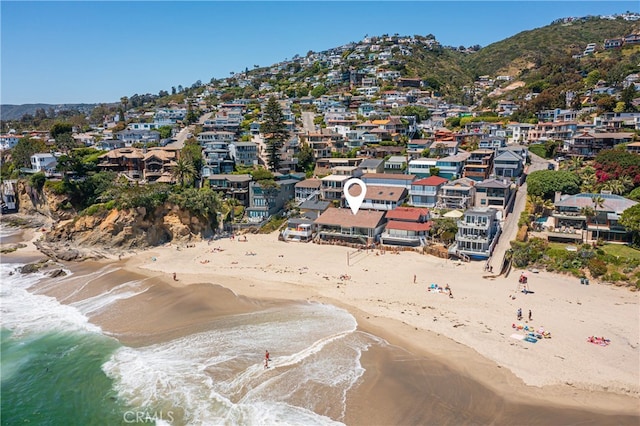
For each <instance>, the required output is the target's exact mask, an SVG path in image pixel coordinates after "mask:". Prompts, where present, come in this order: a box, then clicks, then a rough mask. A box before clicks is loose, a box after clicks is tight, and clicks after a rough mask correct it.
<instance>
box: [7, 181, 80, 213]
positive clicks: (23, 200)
mask: <svg viewBox="0 0 640 426" xmlns="http://www.w3.org/2000/svg"><path fill="white" fill-rule="evenodd" d="M16 198H17V204H18V213H22V214H26V215H33V214H41V215H44V216H46V217H48V218H50V219H53V220H56V221H57V220H67V219H71V218H73V217H74V216H75V215H76V211H75V210H74V209H65V208H64V207H65V206H68V205H69V204H68V199H67V197H66V196H65V195H57V194H54V193H53V192H52V191H50V190H49V189H47V188H46V187H44V188H42V190H41V191H39V190H37V189H36V188H34V187H32V186H31V185H29V183H28V182H27V181H25V180H19V181H18V183H17V188H16Z"/></svg>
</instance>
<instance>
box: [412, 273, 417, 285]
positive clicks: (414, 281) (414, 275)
mask: <svg viewBox="0 0 640 426" xmlns="http://www.w3.org/2000/svg"><path fill="white" fill-rule="evenodd" d="M416 279H417V277H416V274H413V283H414V284H415V283H416Z"/></svg>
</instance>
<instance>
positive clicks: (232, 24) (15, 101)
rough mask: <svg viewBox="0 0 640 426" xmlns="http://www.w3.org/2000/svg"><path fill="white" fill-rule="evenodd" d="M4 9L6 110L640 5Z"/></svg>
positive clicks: (110, 96)
mask: <svg viewBox="0 0 640 426" xmlns="http://www.w3.org/2000/svg"><path fill="white" fill-rule="evenodd" d="M551 5H552V7H549V6H551ZM0 8H1V12H2V13H1V21H0V23H1V30H0V35H1V56H0V59H1V62H0V63H1V69H0V71H1V74H0V75H1V77H0V104H2V105H24V104H49V105H60V104H99V103H114V102H119V100H120V98H121V97H123V96H128V97H130V96H132V95H134V94H136V93H137V94H145V93H151V94H158V92H160V91H161V90H165V91H168V92H171V87H172V86H175V87H178V86H179V85H181V86H183V87H190V86H191V85H192V84H193V83H195V82H196V81H197V80H201V81H202V82H203V83H208V82H209V81H210V80H211V79H212V78H216V79H223V78H226V77H229V76H230V74H231V73H232V72H235V73H238V72H241V71H243V70H245V69H246V68H248V69H250V70H251V69H253V67H254V65H259V66H260V67H264V66H270V65H272V64H275V63H278V62H281V61H284V60H288V59H291V58H292V57H293V56H295V55H300V56H304V55H306V53H307V52H308V51H310V50H311V51H314V52H321V51H324V50H328V49H331V48H334V47H338V46H342V45H344V44H347V43H349V42H357V41H360V40H362V39H363V38H364V37H365V35H368V36H381V35H383V34H399V35H402V36H413V35H423V36H424V35H427V34H433V35H434V36H435V37H436V39H437V40H438V41H439V42H440V43H441V44H443V45H445V46H455V47H457V46H460V45H463V46H467V47H468V46H472V45H480V46H482V47H486V46H488V45H490V44H492V43H495V42H498V41H500V40H503V39H506V38H509V37H512V36H514V35H516V34H518V33H520V32H522V31H528V30H533V29H535V28H540V27H543V26H546V25H549V24H551V22H553V21H554V20H557V19H560V18H566V17H582V16H587V15H613V14H622V13H625V12H627V11H631V12H636V13H637V12H638V9H639V8H638V3H637V2H636V1H633V2H632V1H614V2H596V1H593V2H591V1H587V2H576V1H564V2H562V1H561V2H548V1H529V2H519V1H494V2H485V1H466V2H463V1H450V2H444V1H440V2H439V1H422V2H411V1H409V2H389V1H352V2H341V1H327V2H319V1H318V2H316V1H306V2H301V1H279V2H268V1H257V2H248V1H236V2H225V1H211V2H207V1H203V2H171V1H165V2H151V1H141V2H117V1H115V2H54V1H51V2H17V1H2V2H1V4H0ZM394 12H396V13H394ZM408 18H411V19H408ZM45 22H46V23H47V24H43V23H45Z"/></svg>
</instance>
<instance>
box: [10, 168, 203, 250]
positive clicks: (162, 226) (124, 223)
mask: <svg viewBox="0 0 640 426" xmlns="http://www.w3.org/2000/svg"><path fill="white" fill-rule="evenodd" d="M17 192H18V193H17V197H18V206H19V207H18V208H19V212H20V213H23V214H27V215H33V214H41V215H44V216H46V217H48V218H50V219H52V222H53V226H52V229H51V230H50V231H47V232H46V233H45V235H44V238H43V239H42V241H40V242H39V243H40V244H39V248H40V249H41V250H42V251H43V252H44V253H46V254H48V255H51V256H53V257H56V256H55V253H58V254H59V253H62V252H69V250H76V251H77V249H84V250H85V251H87V250H90V251H91V250H93V251H94V252H95V250H105V249H121V250H123V249H140V248H145V247H150V246H155V245H159V244H164V243H167V242H170V241H174V242H185V241H196V240H200V239H202V238H203V237H207V236H210V235H212V234H213V230H212V228H211V225H210V224H209V223H208V221H207V220H205V219H203V218H199V217H195V216H192V215H191V214H190V213H189V212H188V211H185V210H182V209H180V208H179V207H177V206H175V205H173V204H170V203H165V204H163V205H161V206H158V207H157V208H156V209H154V210H153V211H147V210H146V209H145V208H143V207H140V208H136V209H127V210H117V209H113V210H110V211H103V212H98V213H96V214H94V215H90V216H80V215H78V213H77V212H76V211H75V210H73V209H68V208H65V207H67V206H69V203H68V200H67V198H66V197H65V196H60V195H56V194H54V193H52V192H51V191H48V190H47V188H43V190H42V191H37V190H36V189H35V188H32V187H31V186H30V185H29V184H28V183H27V182H24V181H21V182H19V183H18V191H17ZM71 257H73V256H71ZM82 257H83V256H79V257H78V258H82ZM84 257H86V256H84ZM90 257H95V256H90Z"/></svg>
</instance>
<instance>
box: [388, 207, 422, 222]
mask: <svg viewBox="0 0 640 426" xmlns="http://www.w3.org/2000/svg"><path fill="white" fill-rule="evenodd" d="M428 214H429V209H421V208H417V207H398V208H396V209H394V210H389V211H388V212H387V216H386V218H387V219H388V220H393V219H397V220H404V221H409V220H411V221H414V222H417V221H418V220H420V217H422V216H427V215H428Z"/></svg>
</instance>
